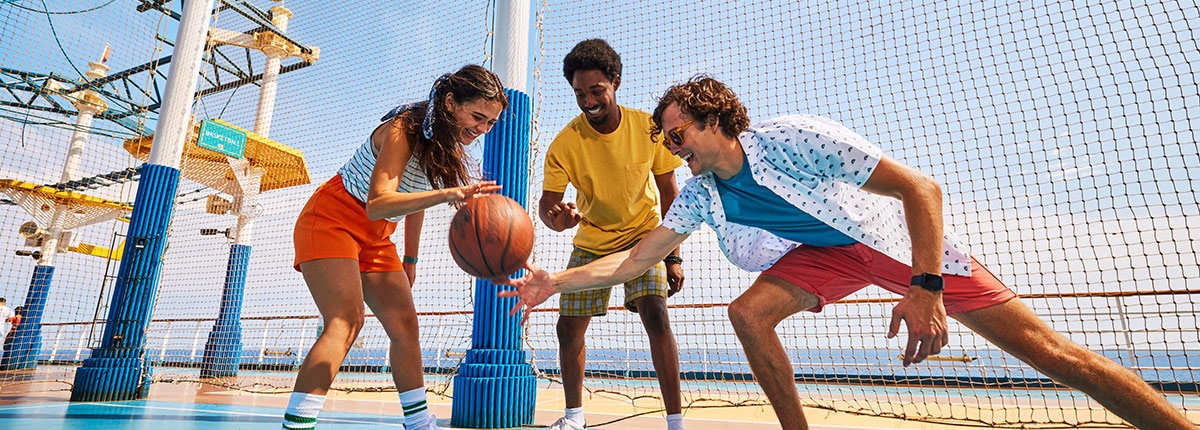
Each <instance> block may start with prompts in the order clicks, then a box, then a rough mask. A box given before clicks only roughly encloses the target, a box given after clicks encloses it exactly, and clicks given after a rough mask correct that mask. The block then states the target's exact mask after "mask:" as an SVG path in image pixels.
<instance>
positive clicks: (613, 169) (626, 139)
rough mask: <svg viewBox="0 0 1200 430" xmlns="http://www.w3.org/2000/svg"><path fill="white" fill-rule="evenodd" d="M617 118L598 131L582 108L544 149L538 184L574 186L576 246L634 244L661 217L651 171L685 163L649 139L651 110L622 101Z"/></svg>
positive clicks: (560, 188)
mask: <svg viewBox="0 0 1200 430" xmlns="http://www.w3.org/2000/svg"><path fill="white" fill-rule="evenodd" d="M620 109H621V124H620V125H619V126H617V129H616V130H615V131H613V132H612V133H609V134H600V132H598V131H596V129H595V128H593V127H592V125H591V124H590V123H588V121H587V118H585V117H584V115H583V114H580V115H579V116H577V117H575V119H573V120H571V122H570V123H568V124H567V126H566V127H564V128H563V130H562V131H560V132H559V133H558V136H556V137H555V138H554V142H552V143H551V144H550V149H548V150H547V151H546V165H545V169H544V172H545V181H544V182H543V184H542V189H543V190H545V191H551V192H559V193H561V192H565V191H566V189H567V184H570V185H571V186H573V187H575V190H576V194H577V195H576V198H575V204H576V205H577V206H578V207H579V212H580V213H581V214H583V220H582V221H580V222H579V230H578V231H577V232H576V233H575V240H574V243H575V246H577V247H579V248H580V249H583V250H585V251H588V252H592V253H596V254H601V255H603V254H609V253H613V252H616V251H620V250H622V249H625V248H628V247H630V246H632V245H633V244H634V243H635V242H637V241H638V240H639V239H641V238H642V237H643V236H645V235H646V233H649V232H650V230H653V229H654V228H655V227H658V224H659V223H660V222H661V219H662V217H661V214H659V200H658V199H659V196H658V188H657V186H656V185H655V183H654V176H655V175H661V174H663V173H668V172H671V171H673V170H675V169H676V168H679V166H682V165H683V160H680V159H679V157H676V156H674V155H672V154H671V152H670V151H668V150H667V148H666V147H664V146H663V145H662V143H661V142H662V138H661V137H660V138H659V139H658V140H657V141H651V140H650V114H649V113H646V112H644V111H641V110H638V109H632V108H627V107H625V106H620Z"/></svg>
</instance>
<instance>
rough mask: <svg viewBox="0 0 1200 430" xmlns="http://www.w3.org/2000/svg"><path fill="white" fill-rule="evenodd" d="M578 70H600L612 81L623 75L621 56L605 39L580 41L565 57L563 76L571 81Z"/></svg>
mask: <svg viewBox="0 0 1200 430" xmlns="http://www.w3.org/2000/svg"><path fill="white" fill-rule="evenodd" d="M577 70H599V71H600V73H603V74H604V77H606V78H608V80H610V81H615V80H617V77H618V76H621V56H620V55H618V54H617V51H614V50H613V49H612V47H611V46H608V42H605V41H604V39H588V40H585V41H582V42H579V43H578V44H576V45H575V47H574V48H571V52H569V53H567V56H566V57H564V58H563V76H565V77H566V78H567V82H568V83H570V82H571V79H572V78H574V77H575V72H576V71H577Z"/></svg>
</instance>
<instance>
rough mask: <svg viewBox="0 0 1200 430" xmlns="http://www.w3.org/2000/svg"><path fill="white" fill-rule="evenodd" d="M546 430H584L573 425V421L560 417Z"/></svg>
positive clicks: (579, 426)
mask: <svg viewBox="0 0 1200 430" xmlns="http://www.w3.org/2000/svg"><path fill="white" fill-rule="evenodd" d="M546 430H584V428H583V426H581V425H579V424H575V421H571V420H569V419H567V417H562V418H559V419H558V421H555V422H554V424H550V427H546Z"/></svg>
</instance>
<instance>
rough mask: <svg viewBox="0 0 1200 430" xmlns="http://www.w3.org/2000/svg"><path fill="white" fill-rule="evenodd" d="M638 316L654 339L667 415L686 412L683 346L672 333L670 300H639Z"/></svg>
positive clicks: (656, 367) (652, 353)
mask: <svg viewBox="0 0 1200 430" xmlns="http://www.w3.org/2000/svg"><path fill="white" fill-rule="evenodd" d="M635 302H636V303H635V304H636V306H637V309H638V316H640V317H641V318H642V325H643V326H645V327H646V335H647V336H648V337H649V338H650V359H651V360H653V361H654V372H655V373H657V374H658V388H659V390H661V391H662V396H663V405H664V406H666V407H667V414H668V415H670V414H678V413H680V412H682V411H683V405H682V401H681V399H680V395H679V347H678V346H677V345H676V344H675V333H672V332H671V319H670V316H669V315H668V314H667V299H666V298H664V297H661V296H654V295H651V296H642V297H638V298H637V299H636V300H635Z"/></svg>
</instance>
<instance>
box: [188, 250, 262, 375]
mask: <svg viewBox="0 0 1200 430" xmlns="http://www.w3.org/2000/svg"><path fill="white" fill-rule="evenodd" d="M249 265H250V246H248V245H242V244H240V243H235V244H233V245H230V247H229V266H228V267H227V268H226V269H225V290H224V292H223V293H221V313H220V314H219V315H218V316H217V322H216V325H214V326H213V330H212V331H211V332H209V333H208V343H205V344H204V360H203V361H201V362H200V377H201V378H223V377H226V376H237V373H238V365H240V364H241V362H242V297H244V296H245V295H246V267H248V266H249Z"/></svg>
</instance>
